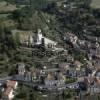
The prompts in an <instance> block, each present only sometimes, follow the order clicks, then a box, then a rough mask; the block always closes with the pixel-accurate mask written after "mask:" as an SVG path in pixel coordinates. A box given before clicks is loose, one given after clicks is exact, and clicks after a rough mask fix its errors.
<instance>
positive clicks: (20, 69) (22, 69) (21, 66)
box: [17, 63, 25, 75]
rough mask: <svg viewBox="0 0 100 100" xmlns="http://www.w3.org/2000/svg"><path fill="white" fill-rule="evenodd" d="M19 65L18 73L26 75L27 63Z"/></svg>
mask: <svg viewBox="0 0 100 100" xmlns="http://www.w3.org/2000/svg"><path fill="white" fill-rule="evenodd" d="M17 67H18V74H19V75H24V73H25V64H24V63H19V64H18V65H17Z"/></svg>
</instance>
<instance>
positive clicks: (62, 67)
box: [59, 62, 70, 73]
mask: <svg viewBox="0 0 100 100" xmlns="http://www.w3.org/2000/svg"><path fill="white" fill-rule="evenodd" d="M59 68H60V70H61V72H62V73H67V72H68V71H69V70H70V63H65V62H63V63H59Z"/></svg>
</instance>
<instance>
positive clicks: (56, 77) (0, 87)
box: [0, 29, 100, 100]
mask: <svg viewBox="0 0 100 100" xmlns="http://www.w3.org/2000/svg"><path fill="white" fill-rule="evenodd" d="M13 32H14V33H17V34H18V32H19V31H17V30H13ZM19 33H20V32H19ZM65 34H66V37H64V38H63V39H64V41H65V42H67V43H68V44H70V45H72V47H73V48H74V49H75V50H76V51H79V52H82V53H84V54H85V55H87V58H84V59H82V61H83V62H81V61H79V60H75V58H74V55H72V54H71V53H69V52H68V50H67V49H66V47H64V46H62V45H60V44H59V43H57V42H56V41H52V40H51V39H49V38H47V37H45V36H44V35H43V33H42V31H41V29H38V30H37V36H34V34H33V33H32V32H29V34H27V35H26V36H24V37H23V35H22V36H20V38H21V39H20V40H21V41H20V44H21V46H22V48H23V49H26V50H32V55H33V56H36V55H39V54H38V53H39V52H38V51H37V50H42V51H43V52H44V53H45V55H44V56H47V55H50V57H48V58H47V59H46V60H45V61H43V62H42V59H41V62H42V65H41V66H38V67H36V68H35V67H28V68H27V64H26V63H25V62H19V63H17V64H16V74H13V75H11V76H8V77H5V78H2V79H0V93H1V96H0V97H1V99H0V100H12V99H13V98H14V96H15V92H16V89H17V88H18V86H19V84H20V83H21V84H24V85H26V86H30V87H32V88H33V89H35V90H36V91H41V92H45V91H51V92H55V91H56V93H62V94H63V91H64V90H67V89H72V90H76V96H75V99H76V100H85V99H81V96H84V95H88V94H91V95H92V94H99V93H100V41H99V39H98V38H97V37H95V38H94V39H92V40H93V42H89V41H88V40H80V39H79V38H78V37H77V36H76V35H74V34H73V33H71V32H66V33H65ZM22 37H23V38H22ZM87 38H88V37H87ZM90 38H91V37H90ZM46 50H49V51H51V52H52V53H51V54H49V53H48V52H46ZM95 100H96V99H95Z"/></svg>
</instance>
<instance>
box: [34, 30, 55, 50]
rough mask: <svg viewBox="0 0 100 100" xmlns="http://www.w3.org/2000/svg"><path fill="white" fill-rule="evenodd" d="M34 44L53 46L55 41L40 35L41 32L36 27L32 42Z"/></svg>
mask: <svg viewBox="0 0 100 100" xmlns="http://www.w3.org/2000/svg"><path fill="white" fill-rule="evenodd" d="M34 45H44V46H45V47H46V48H55V47H56V45H57V42H55V41H52V40H50V39H48V38H46V37H44V36H43V35H42V32H41V30H40V29H38V33H37V39H36V41H35V42H34Z"/></svg>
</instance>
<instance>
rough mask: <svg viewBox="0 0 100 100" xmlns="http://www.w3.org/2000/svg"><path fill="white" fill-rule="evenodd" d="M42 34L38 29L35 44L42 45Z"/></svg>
mask: <svg viewBox="0 0 100 100" xmlns="http://www.w3.org/2000/svg"><path fill="white" fill-rule="evenodd" d="M42 38H43V36H42V32H41V29H38V34H37V44H42Z"/></svg>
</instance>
